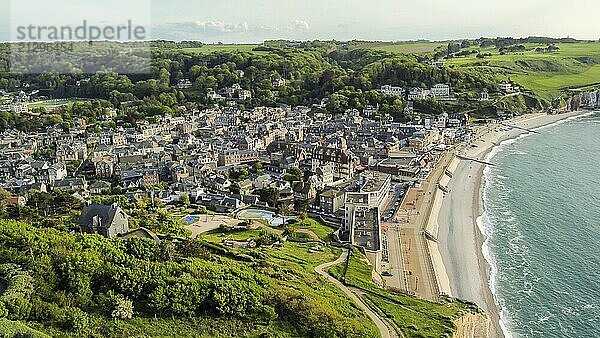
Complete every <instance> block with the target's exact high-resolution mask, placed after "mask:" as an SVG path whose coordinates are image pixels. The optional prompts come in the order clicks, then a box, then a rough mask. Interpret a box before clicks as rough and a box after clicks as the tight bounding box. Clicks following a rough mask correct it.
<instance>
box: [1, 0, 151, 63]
mask: <svg viewBox="0 0 600 338" xmlns="http://www.w3.org/2000/svg"><path fill="white" fill-rule="evenodd" d="M0 1H1V0H0ZM150 2H151V0H130V1H127V2H126V3H124V2H123V1H122V0H120V1H115V0H104V1H102V2H97V3H92V2H81V1H75V0H61V2H60V4H58V3H53V2H48V1H42V0H29V1H27V2H22V1H16V0H15V1H10V18H9V22H10V25H9V26H10V27H9V32H8V35H9V36H10V39H9V42H10V44H9V45H10V51H9V57H8V68H9V71H10V72H11V73H17V74H27V73H34V74H39V73H46V72H52V73H61V74H64V73H87V74H90V73H97V72H102V71H112V72H117V73H122V74H132V73H148V72H150V60H151V53H150V52H151V51H150V47H151V46H150V23H151V20H150V19H151V7H150Z"/></svg>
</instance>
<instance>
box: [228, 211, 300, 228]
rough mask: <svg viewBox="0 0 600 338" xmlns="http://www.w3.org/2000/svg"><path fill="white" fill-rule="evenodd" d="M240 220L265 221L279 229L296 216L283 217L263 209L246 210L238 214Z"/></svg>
mask: <svg viewBox="0 0 600 338" xmlns="http://www.w3.org/2000/svg"><path fill="white" fill-rule="evenodd" d="M237 218H238V219H249V220H265V221H267V222H268V223H269V225H271V226H274V227H278V226H281V225H283V224H285V223H286V222H287V221H289V220H291V219H296V217H294V216H281V215H279V214H276V213H274V212H272V211H268V210H261V209H245V210H242V211H240V212H239V213H238V215H237Z"/></svg>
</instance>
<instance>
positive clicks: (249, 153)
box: [217, 149, 260, 167]
mask: <svg viewBox="0 0 600 338" xmlns="http://www.w3.org/2000/svg"><path fill="white" fill-rule="evenodd" d="M258 160H260V158H259V155H258V152H257V151H255V150H238V149H232V150H225V151H222V152H221V153H219V159H218V162H217V164H218V165H219V166H220V167H222V166H228V165H236V164H242V163H251V162H257V161H258Z"/></svg>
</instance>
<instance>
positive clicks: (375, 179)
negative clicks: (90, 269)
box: [339, 171, 392, 271]
mask: <svg viewBox="0 0 600 338" xmlns="http://www.w3.org/2000/svg"><path fill="white" fill-rule="evenodd" d="M391 182H392V176H391V175H389V174H383V173H379V172H373V171H371V172H366V173H363V174H360V175H358V177H357V178H356V180H355V181H354V182H352V183H351V184H350V185H349V186H347V187H346V188H345V191H346V202H345V204H344V223H343V224H342V227H341V228H340V231H339V232H340V234H341V236H340V238H341V239H343V240H347V241H349V242H351V243H352V244H353V245H356V246H358V247H361V248H363V249H364V250H365V253H366V256H367V258H368V259H369V261H370V262H371V264H373V266H374V267H375V270H376V271H381V224H380V209H381V208H382V207H383V204H384V201H385V199H386V197H387V195H388V193H389V191H390V189H391Z"/></svg>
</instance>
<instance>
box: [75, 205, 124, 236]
mask: <svg viewBox="0 0 600 338" xmlns="http://www.w3.org/2000/svg"><path fill="white" fill-rule="evenodd" d="M77 224H78V225H79V227H80V229H81V232H83V233H87V234H97V235H102V236H104V237H106V238H114V237H117V236H119V235H122V234H125V233H127V232H129V221H128V220H127V214H126V213H125V211H123V210H122V209H121V208H119V207H118V206H117V205H115V204H113V205H98V204H92V205H88V206H86V207H84V208H83V211H82V212H81V217H79V219H78V220H77Z"/></svg>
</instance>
